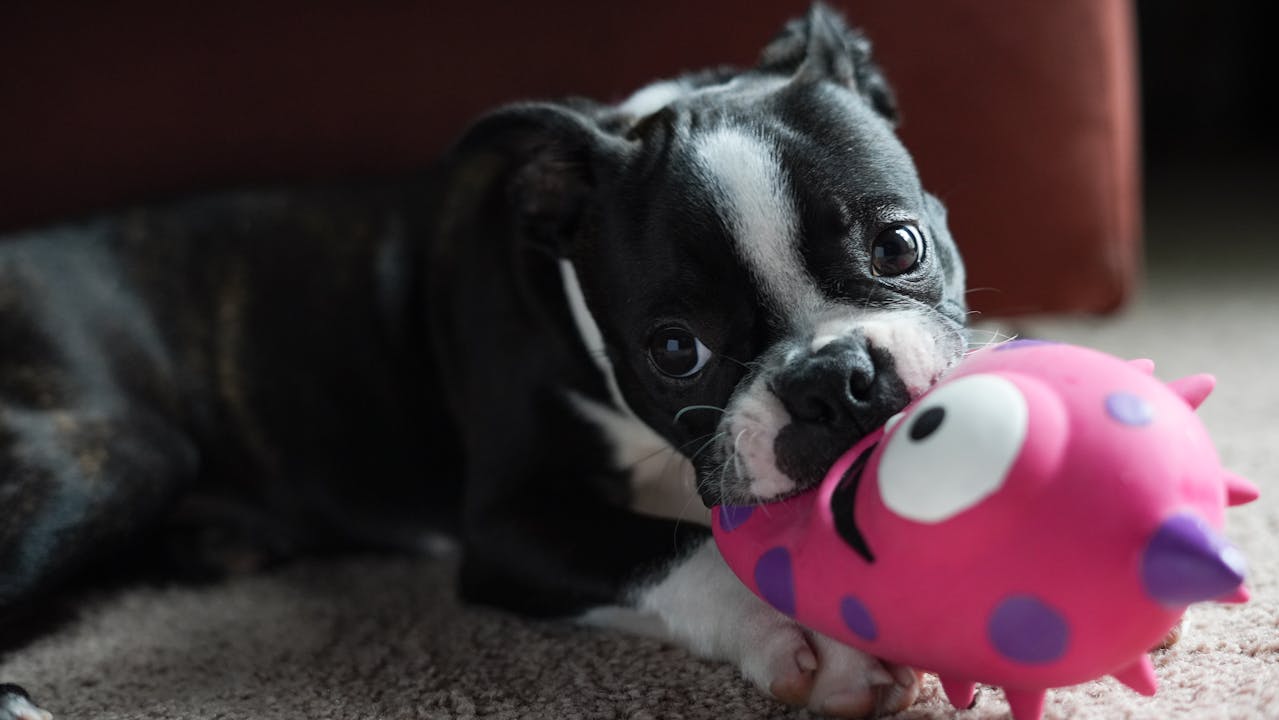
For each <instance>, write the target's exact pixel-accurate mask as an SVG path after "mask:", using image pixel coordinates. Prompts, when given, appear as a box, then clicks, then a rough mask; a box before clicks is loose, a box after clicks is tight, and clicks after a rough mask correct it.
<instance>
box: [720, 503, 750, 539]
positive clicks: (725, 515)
mask: <svg viewBox="0 0 1279 720" xmlns="http://www.w3.org/2000/svg"><path fill="white" fill-rule="evenodd" d="M754 512H755V506H754V505H720V506H719V526H720V527H721V528H723V530H724V532H733V531H734V530H736V529H737V528H739V527H741V526H742V523H745V522H746V521H747V520H749V519H750V517H751V515H752V514H754Z"/></svg>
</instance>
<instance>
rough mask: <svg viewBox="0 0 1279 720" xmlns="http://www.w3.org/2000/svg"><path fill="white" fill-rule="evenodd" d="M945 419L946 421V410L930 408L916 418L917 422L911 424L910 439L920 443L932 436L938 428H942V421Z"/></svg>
mask: <svg viewBox="0 0 1279 720" xmlns="http://www.w3.org/2000/svg"><path fill="white" fill-rule="evenodd" d="M944 419H946V409H945V408H941V407H930V408H928V409H927V410H925V411H923V412H922V413H920V414H919V417H917V418H915V422H913V423H911V425H910V439H911V440H916V441H918V440H923V439H924V438H926V437H928V436H929V435H932V434H933V432H934V431H935V430H937V428H939V427H941V421H942V420H944Z"/></svg>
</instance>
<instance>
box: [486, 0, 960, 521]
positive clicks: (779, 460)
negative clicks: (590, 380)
mask: <svg viewBox="0 0 1279 720" xmlns="http://www.w3.org/2000/svg"><path fill="white" fill-rule="evenodd" d="M896 121H897V115H896V107H895V103H894V99H893V97H892V94H891V92H890V90H889V89H888V86H887V84H886V83H885V81H884V78H883V76H882V75H881V73H880V71H879V69H878V68H877V67H876V65H875V64H874V63H873V62H872V60H871V58H870V53H869V43H868V42H867V41H866V40H865V38H863V37H862V36H861V35H860V34H859V33H857V32H856V31H853V30H850V29H849V28H848V27H847V26H846V25H845V24H844V23H843V21H842V20H841V19H840V18H839V17H837V16H836V15H834V14H833V13H831V12H830V11H828V10H826V9H824V8H823V7H821V6H816V7H814V9H813V10H812V11H811V12H810V13H809V14H808V15H807V16H806V17H805V18H802V19H799V20H796V21H793V22H792V23H790V24H789V25H787V27H786V28H785V30H784V31H783V32H782V34H781V35H780V36H779V37H778V38H777V39H776V40H774V41H773V42H772V43H771V44H770V45H769V46H768V47H767V48H766V49H765V50H764V52H763V56H762V60H761V62H760V64H759V65H758V66H757V67H756V68H754V69H751V70H747V71H741V72H733V71H727V70H725V71H713V72H709V73H704V74H701V75H694V76H688V77H685V78H681V79H677V80H672V81H667V82H662V83H658V84H655V85H651V86H649V87H647V88H644V89H643V90H641V91H640V92H638V93H636V94H635V95H633V96H632V97H631V98H630V99H628V100H626V101H624V102H622V103H620V104H618V105H610V106H602V105H594V104H589V103H569V104H531V105H522V106H514V107H511V108H507V109H505V110H502V111H499V112H497V113H495V114H494V115H492V116H490V117H488V118H487V119H485V120H483V121H482V122H481V123H480V125H479V126H478V127H477V128H476V130H474V131H473V133H472V137H473V138H475V137H478V138H480V140H481V141H493V140H494V139H497V138H500V139H501V140H500V141H501V142H504V143H507V144H509V145H512V146H515V147H518V152H519V153H521V154H522V157H523V158H524V161H523V162H522V169H521V170H520V171H519V174H518V176H517V179H516V182H514V183H513V185H512V191H511V192H512V196H513V198H514V202H515V205H516V207H517V208H518V210H519V214H520V217H521V218H522V219H521V224H522V229H523V230H522V231H523V232H524V233H525V234H526V235H527V237H528V238H529V239H530V240H531V241H532V242H544V243H546V244H547V245H548V246H549V247H551V248H552V250H553V251H554V252H556V253H558V254H559V256H560V257H562V258H564V265H565V272H566V285H567V287H568V290H569V292H568V295H569V296H570V297H569V299H570V303H571V304H574V306H575V308H576V311H577V314H578V317H579V324H580V325H581V326H582V327H583V329H584V333H585V334H586V335H588V336H591V335H596V334H598V335H597V337H595V338H591V337H588V338H587V345H588V347H590V346H593V345H595V344H598V345H599V346H600V347H601V348H602V350H603V354H605V355H606V357H605V358H600V361H601V363H602V367H603V369H604V371H605V373H606V375H607V376H608V380H609V383H610V385H611V387H612V388H613V391H614V396H615V402H616V404H619V405H621V406H622V409H624V410H625V411H626V412H633V413H634V415H636V416H638V417H639V418H640V419H642V420H643V421H644V423H646V424H647V425H648V426H649V427H651V428H652V429H653V430H655V431H656V432H657V433H658V434H660V435H661V436H663V437H664V438H665V439H666V440H667V441H668V442H670V443H671V444H672V445H673V446H675V447H677V448H679V449H680V450H681V451H682V452H683V453H684V454H685V455H687V456H689V457H691V458H692V460H693V463H694V466H695V467H696V468H697V471H698V486H699V491H700V493H701V496H702V499H703V501H705V502H707V503H708V504H710V503H716V502H733V503H747V502H751V501H758V500H765V499H770V498H776V497H779V496H783V495H786V494H789V493H792V492H796V491H798V490H802V489H804V488H807V487H810V486H812V485H814V484H815V483H817V482H818V481H820V479H821V478H822V476H823V474H824V472H825V471H826V469H827V468H828V467H829V465H830V464H831V463H832V462H833V461H834V460H835V459H836V458H837V457H838V456H839V454H840V453H842V452H843V451H844V450H846V449H847V448H848V447H849V446H850V445H851V444H852V443H854V442H855V441H856V440H858V439H860V438H861V437H862V436H863V435H865V434H866V433H868V432H870V431H871V430H873V429H874V428H876V427H877V426H878V425H880V424H881V423H882V422H884V421H885V420H886V419H887V418H889V417H890V416H891V415H893V414H894V413H896V412H897V411H899V410H900V409H901V408H902V407H904V406H905V405H906V403H907V402H908V401H909V400H910V398H911V397H912V396H914V395H917V394H919V393H921V392H922V391H923V390H924V389H926V388H927V387H928V386H929V385H930V384H932V383H933V382H934V381H935V380H936V379H937V377H938V376H939V375H940V374H941V373H942V372H943V371H944V370H945V369H946V368H947V367H949V366H950V365H951V364H952V363H954V362H955V361H956V360H957V359H958V358H959V357H960V355H961V354H962V352H963V349H964V346H965V344H964V340H963V336H962V334H961V328H962V325H963V322H964V318H965V315H966V310H965V305H964V294H963V292H964V291H963V284H964V277H963V268H962V265H961V262H960V259H959V255H958V253H957V251H956V249H955V246H954V243H953V241H952V240H951V237H950V235H949V232H948V231H947V228H946V218H945V212H944V210H943V208H942V205H941V203H940V202H938V200H937V199H936V198H934V197H932V196H931V195H929V194H928V193H926V192H925V191H924V189H923V187H922V185H921V184H920V180H919V177H918V174H917V173H916V170H915V167H914V164H913V163H912V161H911V158H910V156H909V154H908V153H907V152H906V150H905V148H904V147H903V146H902V144H901V142H900V141H899V140H898V138H897V136H896V134H895V133H894V127H895V124H896ZM579 290H580V295H579V294H578V292H579Z"/></svg>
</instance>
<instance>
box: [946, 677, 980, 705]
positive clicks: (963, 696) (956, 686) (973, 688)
mask: <svg viewBox="0 0 1279 720" xmlns="http://www.w3.org/2000/svg"><path fill="white" fill-rule="evenodd" d="M940 680H941V689H942V690H943V691H945V693H946V699H947V700H949V701H950V704H951V705H954V706H955V707H957V708H959V709H960V710H967V709H968V708H970V707H972V706H973V703H974V702H975V701H976V697H975V696H976V692H977V683H974V682H972V681H970V680H955V679H953V678H946V677H943V678H940Z"/></svg>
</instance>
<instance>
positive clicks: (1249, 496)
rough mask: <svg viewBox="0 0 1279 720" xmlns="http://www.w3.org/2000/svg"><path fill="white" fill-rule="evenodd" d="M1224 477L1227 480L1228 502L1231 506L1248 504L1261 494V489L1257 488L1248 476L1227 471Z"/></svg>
mask: <svg viewBox="0 0 1279 720" xmlns="http://www.w3.org/2000/svg"><path fill="white" fill-rule="evenodd" d="M1223 479H1224V480H1225V482H1226V504H1227V505H1229V506H1230V507H1234V506H1235V505H1246V504H1248V503H1250V502H1252V501H1253V500H1256V499H1257V498H1258V497H1259V496H1260V495H1261V491H1260V490H1258V489H1257V486H1256V485H1253V484H1252V483H1251V482H1250V481H1249V480H1248V479H1247V478H1244V477H1240V476H1238V475H1236V474H1234V473H1232V472H1227V473H1225V475H1224V478H1223Z"/></svg>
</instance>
